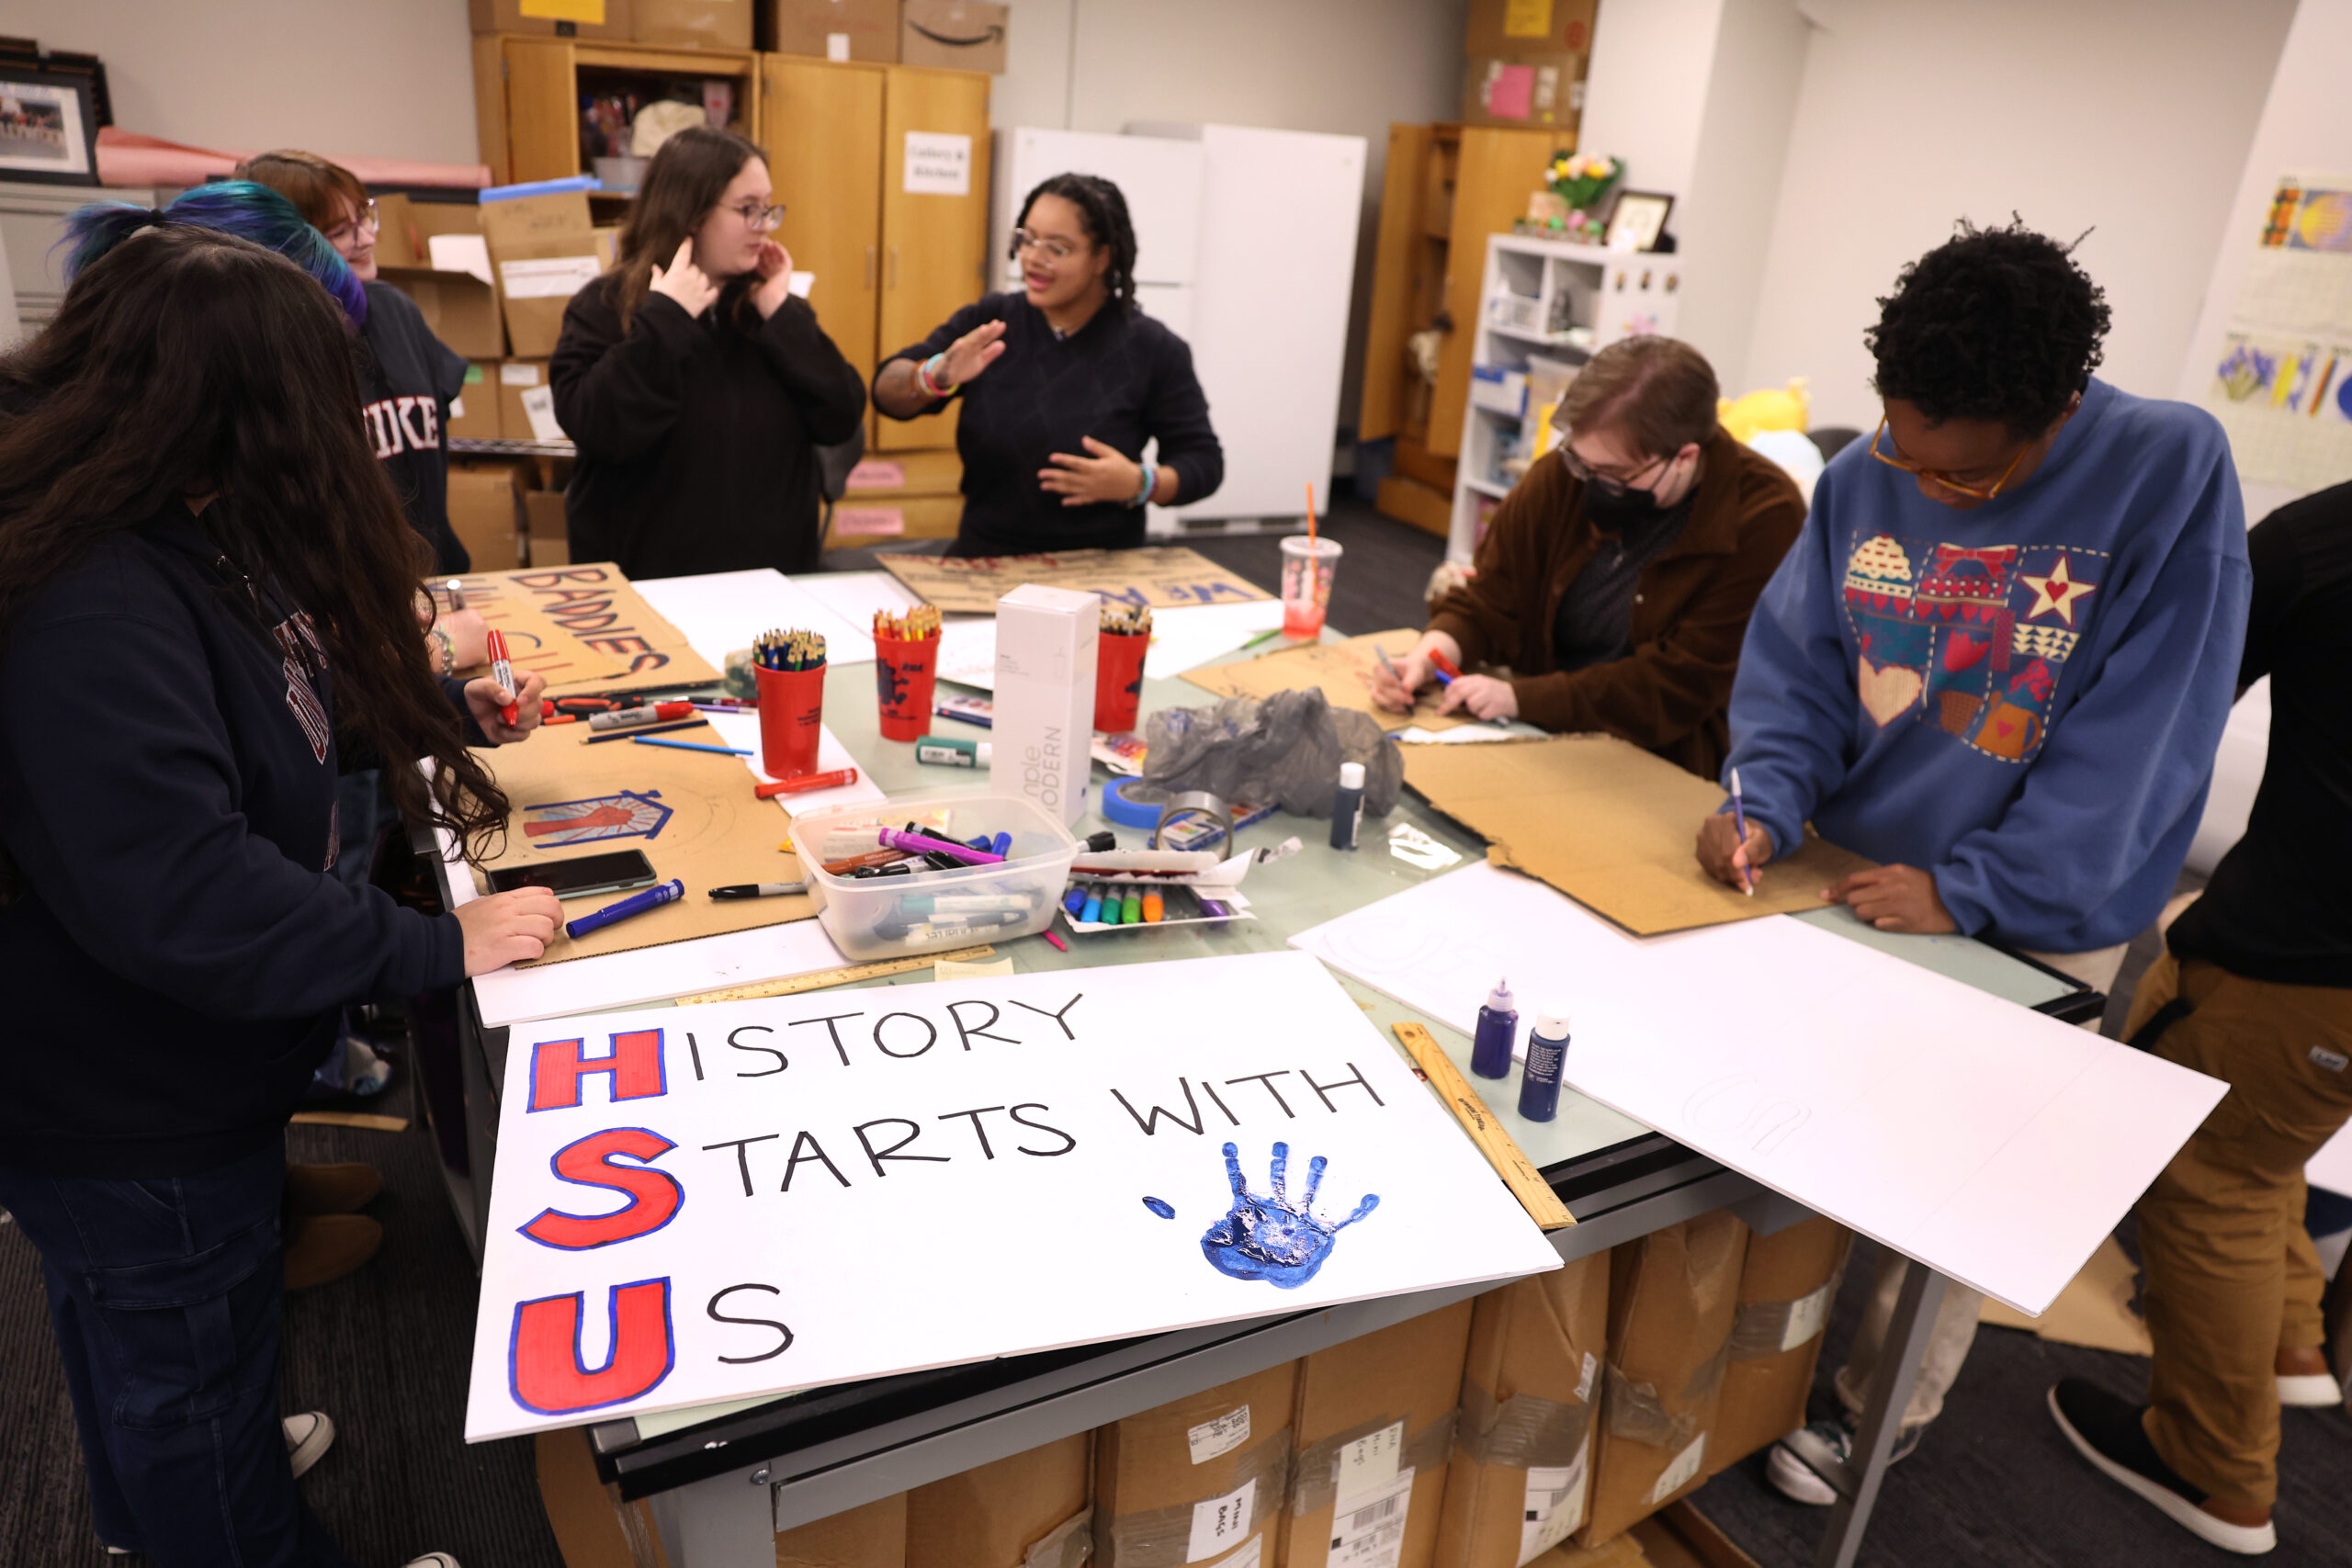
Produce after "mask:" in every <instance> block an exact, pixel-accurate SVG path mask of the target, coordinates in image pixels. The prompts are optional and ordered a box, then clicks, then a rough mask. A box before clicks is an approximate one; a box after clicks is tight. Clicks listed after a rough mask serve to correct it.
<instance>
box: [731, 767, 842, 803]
mask: <svg viewBox="0 0 2352 1568" xmlns="http://www.w3.org/2000/svg"><path fill="white" fill-rule="evenodd" d="M856 782H857V770H856V769H855V768H836V769H834V770H833V771H832V772H831V773H803V774H801V775H800V776H799V777H798V778H797V779H778V780H776V781H775V783H774V784H761V785H760V786H759V787H758V788H756V789H754V790H752V794H753V795H758V796H759V797H760V798H761V799H762V800H774V799H775V797H776V796H777V795H798V794H799V793H800V792H801V791H803V790H810V789H832V788H835V787H837V786H838V785H841V784H855V783H856Z"/></svg>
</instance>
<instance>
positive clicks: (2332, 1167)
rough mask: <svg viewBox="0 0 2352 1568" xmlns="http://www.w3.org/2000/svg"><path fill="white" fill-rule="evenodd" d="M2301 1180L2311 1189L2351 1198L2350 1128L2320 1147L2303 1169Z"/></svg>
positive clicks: (2351, 1154)
mask: <svg viewBox="0 0 2352 1568" xmlns="http://www.w3.org/2000/svg"><path fill="white" fill-rule="evenodd" d="M2303 1179H2304V1180H2305V1181H2308V1182H2310V1183H2311V1184H2312V1186H2313V1187H2324V1188H2325V1189H2326V1190H2328V1191H2330V1192H2341V1193H2343V1194H2344V1195H2345V1196H2346V1197H2347V1198H2352V1127H2346V1128H2345V1129H2344V1130H2343V1131H2342V1132H2340V1133H2338V1134H2335V1136H2334V1137H2333V1138H2330V1139H2328V1141H2327V1142H2326V1143H2324V1144H2322V1145H2320V1150H2319V1153H2317V1154H2315V1155H2313V1156H2312V1157H2311V1163H2310V1164H2308V1165H2306V1166H2304V1167H2303Z"/></svg>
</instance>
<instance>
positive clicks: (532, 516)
mask: <svg viewBox="0 0 2352 1568" xmlns="http://www.w3.org/2000/svg"><path fill="white" fill-rule="evenodd" d="M523 521H524V528H525V538H524V541H523V542H524V546H525V548H524V551H523V554H524V557H525V561H524V564H525V565H526V566H530V567H535V568H536V567H549V566H570V565H571V530H570V528H569V527H568V526H567V525H566V524H565V522H564V513H563V491H560V490H526V491H524V492H523Z"/></svg>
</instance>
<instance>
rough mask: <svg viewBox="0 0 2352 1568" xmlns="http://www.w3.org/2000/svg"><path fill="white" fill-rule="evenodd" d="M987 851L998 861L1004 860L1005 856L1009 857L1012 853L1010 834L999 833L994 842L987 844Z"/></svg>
mask: <svg viewBox="0 0 2352 1568" xmlns="http://www.w3.org/2000/svg"><path fill="white" fill-rule="evenodd" d="M989 851H990V852H992V853H994V854H995V856H996V857H997V858H998V859H999V860H1002V859H1004V858H1005V857H1006V856H1007V855H1010V854H1011V853H1012V834H1010V833H999V834H998V835H997V836H996V838H995V840H993V841H992V842H990V843H989Z"/></svg>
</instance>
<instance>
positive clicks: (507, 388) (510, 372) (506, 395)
mask: <svg viewBox="0 0 2352 1568" xmlns="http://www.w3.org/2000/svg"><path fill="white" fill-rule="evenodd" d="M547 385H548V362H547V361H546V360H544V359H509V360H506V361H504V362H503V363H502V364H501V365H500V366H499V367H498V385H497V387H496V388H495V389H494V390H495V391H496V392H497V393H498V423H499V427H500V428H501V429H502V430H503V431H505V433H506V439H507V440H509V441H534V440H537V439H538V432H537V427H536V426H534V425H533V424H532V423H531V412H530V410H528V409H527V408H526V407H524V406H523V395H524V394H525V393H526V392H536V391H537V390H539V389H541V388H543V387H546V386H547Z"/></svg>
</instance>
